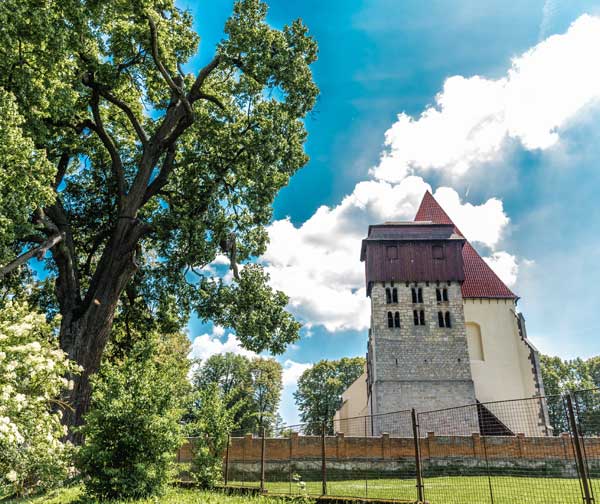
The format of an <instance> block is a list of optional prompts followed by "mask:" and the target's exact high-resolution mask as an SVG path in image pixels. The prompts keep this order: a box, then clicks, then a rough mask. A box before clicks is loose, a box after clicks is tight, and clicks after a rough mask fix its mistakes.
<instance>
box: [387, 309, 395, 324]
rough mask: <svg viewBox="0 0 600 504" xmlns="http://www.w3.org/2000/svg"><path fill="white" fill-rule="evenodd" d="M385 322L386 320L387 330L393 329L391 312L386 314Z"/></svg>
mask: <svg viewBox="0 0 600 504" xmlns="http://www.w3.org/2000/svg"><path fill="white" fill-rule="evenodd" d="M387 320H388V327H389V328H392V327H394V316H393V315H392V312H391V311H389V312H387Z"/></svg>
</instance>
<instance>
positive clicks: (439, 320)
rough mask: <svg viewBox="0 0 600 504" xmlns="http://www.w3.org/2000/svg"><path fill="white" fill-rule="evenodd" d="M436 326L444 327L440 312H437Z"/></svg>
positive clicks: (442, 315)
mask: <svg viewBox="0 0 600 504" xmlns="http://www.w3.org/2000/svg"><path fill="white" fill-rule="evenodd" d="M438 326H439V327H444V314H443V313H442V312H441V311H439V312H438Z"/></svg>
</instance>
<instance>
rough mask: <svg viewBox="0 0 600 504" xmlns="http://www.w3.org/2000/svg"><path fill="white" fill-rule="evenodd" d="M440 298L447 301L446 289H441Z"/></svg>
mask: <svg viewBox="0 0 600 504" xmlns="http://www.w3.org/2000/svg"><path fill="white" fill-rule="evenodd" d="M442 299H443V300H444V301H448V289H443V290H442Z"/></svg>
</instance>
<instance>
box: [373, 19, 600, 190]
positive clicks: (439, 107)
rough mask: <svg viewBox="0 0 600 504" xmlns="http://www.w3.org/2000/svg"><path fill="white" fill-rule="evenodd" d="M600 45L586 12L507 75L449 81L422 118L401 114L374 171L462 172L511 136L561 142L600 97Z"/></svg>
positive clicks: (534, 143) (391, 176) (381, 175)
mask: <svg viewBox="0 0 600 504" xmlns="http://www.w3.org/2000/svg"><path fill="white" fill-rule="evenodd" d="M598 47H600V18H598V17H592V16H589V15H584V16H581V17H580V18H578V19H577V20H576V21H575V22H574V23H573V24H572V25H571V27H570V28H569V30H568V31H567V32H566V33H564V34H562V35H554V36H552V37H549V38H547V39H546V40H544V41H543V42H540V43H539V44H537V45H536V46H534V47H533V48H531V49H530V50H528V51H527V52H525V53H524V54H522V55H520V56H518V57H516V58H514V59H513V61H512V65H511V68H510V69H509V70H508V71H507V73H506V75H505V76H504V77H503V78H500V79H495V80H494V79H487V78H484V77H480V76H474V77H469V78H466V77H463V76H460V75H457V76H453V77H450V78H448V79H447V80H446V82H445V83H444V87H443V89H442V91H441V92H440V93H439V94H438V95H437V96H436V98H435V105H434V106H431V107H428V108H427V109H426V110H425V111H424V112H423V113H422V114H421V115H420V117H419V118H417V119H413V118H412V117H410V116H409V115H407V114H405V113H401V114H399V115H398V120H397V121H396V122H395V123H394V124H393V125H392V127H391V128H390V129H389V130H388V131H387V132H386V135H385V144H386V151H385V152H384V154H383V155H382V157H381V159H380V162H379V165H378V166H376V167H375V168H374V169H373V170H372V173H373V174H374V176H375V177H376V178H378V179H381V180H387V181H390V182H396V181H399V180H402V179H403V178H404V177H405V176H406V175H407V174H410V173H414V172H423V171H427V170H439V171H443V172H444V173H446V174H448V175H452V176H460V175H464V174H465V173H466V172H467V171H468V170H469V168H470V167H471V166H472V165H474V164H476V163H481V162H485V161H489V160H491V159H494V158H496V157H497V156H498V155H499V154H500V152H501V151H502V148H503V146H504V145H505V143H506V141H507V140H509V139H514V140H517V141H519V142H520V143H521V144H522V146H523V147H524V148H525V149H528V150H533V149H547V148H549V147H551V146H553V145H554V144H556V142H557V141H558V140H559V132H560V128H563V127H565V126H566V125H567V124H568V122H569V121H570V120H571V119H573V118H574V117H575V116H576V115H577V114H578V113H579V112H580V111H581V110H582V109H583V108H584V107H586V106H588V105H590V104H591V103H594V102H597V101H598V99H599V98H600V59H599V58H598V54H597V52H598Z"/></svg>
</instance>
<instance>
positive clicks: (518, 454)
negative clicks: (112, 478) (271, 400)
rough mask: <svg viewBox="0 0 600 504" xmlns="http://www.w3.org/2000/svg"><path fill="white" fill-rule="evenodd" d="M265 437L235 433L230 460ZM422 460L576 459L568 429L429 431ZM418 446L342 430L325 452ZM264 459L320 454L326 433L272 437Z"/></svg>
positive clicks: (590, 444) (373, 456)
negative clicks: (542, 433)
mask: <svg viewBox="0 0 600 504" xmlns="http://www.w3.org/2000/svg"><path fill="white" fill-rule="evenodd" d="M585 446H586V453H587V457H588V459H599V460H600V438H587V439H586V442H585ZM261 447H262V440H261V438H258V437H253V436H252V435H251V434H249V435H247V436H245V437H243V438H231V444H230V446H229V461H230V463H233V462H257V463H258V462H260V458H261ZM420 448H421V457H422V458H423V459H433V458H438V457H439V458H445V457H459V458H460V457H462V458H476V459H479V458H481V459H483V458H485V456H484V455H485V454H487V458H488V459H494V458H502V459H506V458H510V459H529V460H531V459H543V460H545V459H562V460H574V455H573V448H572V445H571V439H570V437H569V435H568V434H562V435H561V436H558V437H525V436H524V435H522V434H518V435H516V436H506V437H504V436H494V437H486V438H485V454H484V448H483V441H482V438H481V436H480V435H479V434H472V435H471V436H436V435H434V434H433V433H428V434H427V436H426V437H423V438H421V439H420ZM414 455H415V448H414V444H413V439H412V438H398V437H390V436H389V435H387V434H383V435H382V436H379V437H346V436H344V435H343V434H338V435H337V436H327V437H326V438H325V456H326V458H327V459H339V460H358V459H367V460H392V459H403V458H408V459H412V458H414ZM191 456H192V450H191V445H190V443H189V442H188V443H186V444H184V445H183V446H182V447H181V448H180V449H179V452H178V455H177V460H178V462H189V461H190V460H191ZM265 458H266V459H267V460H269V461H287V460H290V459H314V460H317V459H318V460H320V459H321V437H320V436H299V435H297V434H295V433H294V434H292V435H291V437H289V438H277V439H274V438H267V440H266V442H265Z"/></svg>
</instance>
